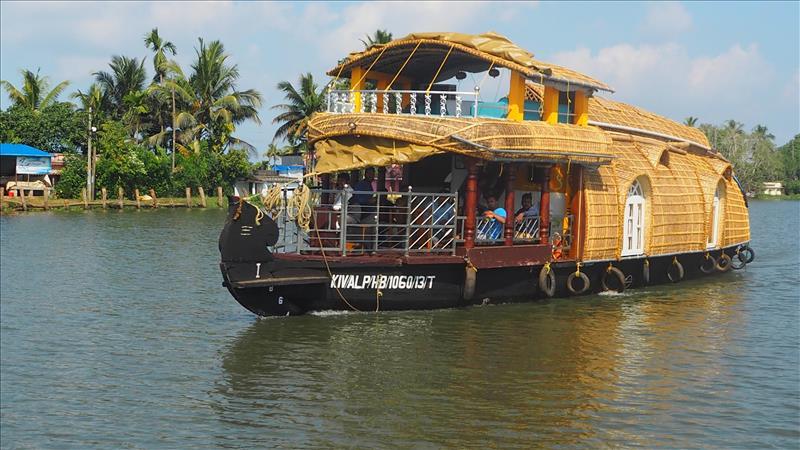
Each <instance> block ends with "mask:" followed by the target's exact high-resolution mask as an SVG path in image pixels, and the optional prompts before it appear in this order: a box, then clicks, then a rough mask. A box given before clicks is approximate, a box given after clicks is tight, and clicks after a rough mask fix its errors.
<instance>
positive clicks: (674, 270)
mask: <svg viewBox="0 0 800 450" xmlns="http://www.w3.org/2000/svg"><path fill="white" fill-rule="evenodd" d="M684 274H685V273H684V271H683V265H682V264H681V263H680V262H678V260H677V259H676V260H674V261H673V262H672V264H670V266H669V268H667V278H669V281H671V282H673V283H677V282H679V281H681V280H682V279H683V276H684Z"/></svg>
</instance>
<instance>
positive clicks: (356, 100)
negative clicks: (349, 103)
mask: <svg viewBox="0 0 800 450" xmlns="http://www.w3.org/2000/svg"><path fill="white" fill-rule="evenodd" d="M363 89H364V68H363V67H353V68H352V69H351V70H350V90H351V91H361V90H363ZM353 110H354V111H355V112H359V111H361V93H360V92H354V95H353Z"/></svg>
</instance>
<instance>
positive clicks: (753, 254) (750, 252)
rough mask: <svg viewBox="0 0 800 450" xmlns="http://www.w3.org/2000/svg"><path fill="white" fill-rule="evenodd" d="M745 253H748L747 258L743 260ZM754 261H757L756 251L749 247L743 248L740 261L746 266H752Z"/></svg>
mask: <svg viewBox="0 0 800 450" xmlns="http://www.w3.org/2000/svg"><path fill="white" fill-rule="evenodd" d="M745 252H747V256H746V257H744V258H745V259H744V260H742V258H743V256H742V255H743V254H744V253H745ZM754 259H756V252H755V250H753V249H752V248H750V247H749V246H747V247H745V248H743V249H742V251H740V252H739V260H740V261H742V262H743V263H745V264H750V263H751V262H753V260H754Z"/></svg>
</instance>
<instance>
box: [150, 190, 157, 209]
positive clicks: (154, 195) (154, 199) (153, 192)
mask: <svg viewBox="0 0 800 450" xmlns="http://www.w3.org/2000/svg"><path fill="white" fill-rule="evenodd" d="M150 197H153V208H158V198H157V197H156V191H155V189H150Z"/></svg>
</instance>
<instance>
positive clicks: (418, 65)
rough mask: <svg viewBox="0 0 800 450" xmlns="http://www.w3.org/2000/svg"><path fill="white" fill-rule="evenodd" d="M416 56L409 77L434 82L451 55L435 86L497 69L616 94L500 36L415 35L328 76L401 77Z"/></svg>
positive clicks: (356, 57)
mask: <svg viewBox="0 0 800 450" xmlns="http://www.w3.org/2000/svg"><path fill="white" fill-rule="evenodd" d="M451 48H452V51H451ZM415 49H416V51H415ZM412 51H413V52H414V55H413V57H412V58H411V59H410V60H409V62H408V64H407V65H406V67H405V68H404V69H403V75H404V76H409V77H412V78H416V79H421V80H430V79H431V78H432V77H433V76H434V75H435V74H436V72H437V70H438V68H439V65H440V64H441V62H442V60H443V58H444V56H445V54H447V53H450V55H449V56H448V60H447V64H446V65H445V67H444V68H443V70H442V72H441V73H440V74H439V76H438V77H437V80H435V81H441V80H446V79H448V78H451V77H453V76H454V75H455V74H456V72H459V71H466V72H481V71H484V70H487V69H488V68H489V66H490V65H494V66H498V67H505V68H507V69H511V70H514V71H517V72H520V73H522V74H523V75H525V76H526V77H528V78H532V79H536V80H540V81H542V82H544V81H551V82H558V83H568V84H571V85H573V86H575V87H584V88H586V89H590V90H604V91H609V92H613V91H612V89H611V88H610V87H609V86H608V85H607V84H605V83H603V82H601V81H598V80H596V79H594V78H592V77H590V76H588V75H585V74H582V73H580V72H577V71H574V70H572V69H568V68H566V67H562V66H559V65H556V64H552V63H547V62H544V61H539V60H537V59H535V58H534V57H533V54H532V53H530V52H528V51H527V50H524V49H522V48H520V47H518V46H517V45H516V44H514V43H513V42H511V41H510V40H509V39H508V38H507V37H505V36H502V35H499V34H497V33H494V32H489V33H484V34H479V35H471V34H462V33H412V34H409V35H408V36H405V37H403V38H401V39H397V40H394V41H391V42H389V43H388V44H382V45H373V46H372V47H370V48H368V49H366V50H364V51H362V52H355V53H351V54H350V55H349V56H348V57H347V58H346V59H345V60H344V61H342V62H341V63H340V64H338V65H337V66H336V67H334V68H333V69H331V70H330V71H328V75H330V76H334V77H337V76H338V77H349V76H350V71H351V69H352V68H353V67H355V66H362V67H370V66H372V70H375V71H378V72H383V73H389V74H395V73H397V72H398V71H399V70H400V68H401V67H402V66H403V63H404V62H405V61H406V59H407V58H408V56H409V55H410V54H411V52H412ZM376 60H377V62H376ZM373 62H374V65H373Z"/></svg>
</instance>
